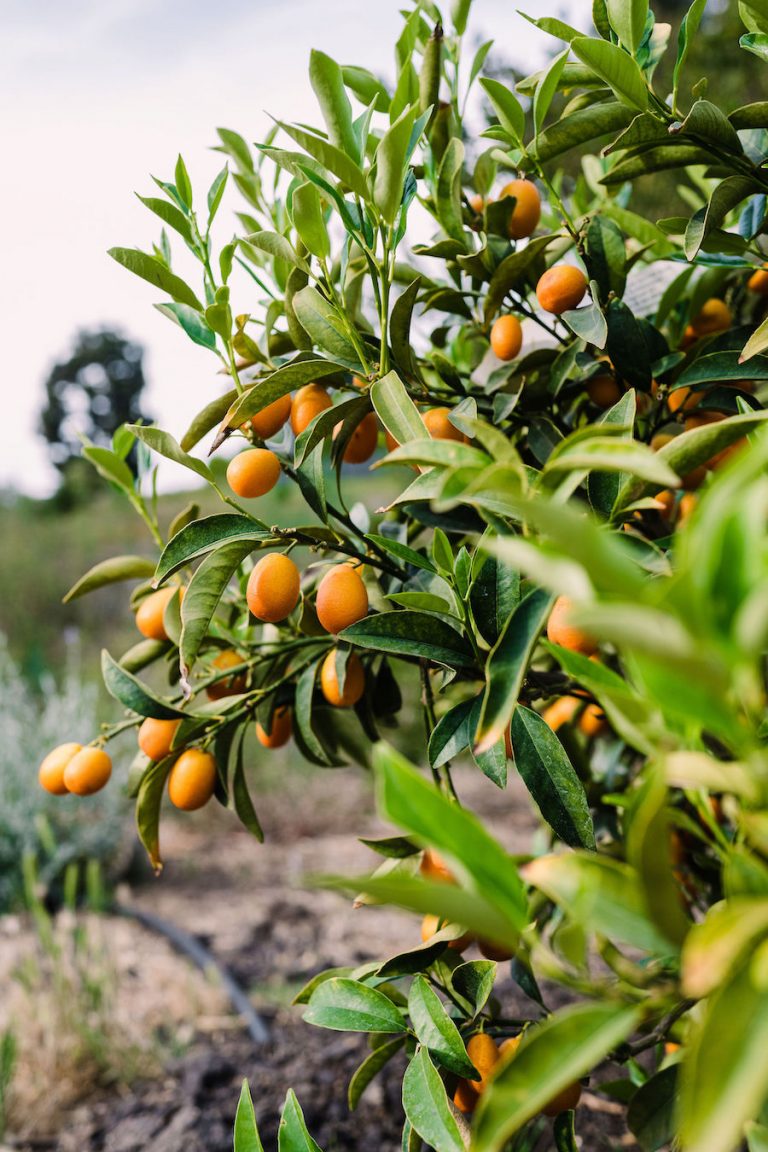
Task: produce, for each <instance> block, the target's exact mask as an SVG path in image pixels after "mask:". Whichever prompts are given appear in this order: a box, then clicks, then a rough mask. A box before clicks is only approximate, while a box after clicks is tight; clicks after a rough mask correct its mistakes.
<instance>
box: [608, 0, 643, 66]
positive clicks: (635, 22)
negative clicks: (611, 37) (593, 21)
mask: <svg viewBox="0 0 768 1152" xmlns="http://www.w3.org/2000/svg"><path fill="white" fill-rule="evenodd" d="M606 9H607V11H608V19H609V20H610V22H611V27H612V28H613V30H614V32H615V33H616V35H617V36H618V38H619V40H620V42H621V43H622V44H623V45H624V47H625V48H628V49H629V51H630V53H631V54H632V55H633V56H634V55H635V53H636V52H637V50H638V48H639V47H640V44H641V43H642V40H643V34H644V32H645V21H646V19H647V17H648V0H606Z"/></svg>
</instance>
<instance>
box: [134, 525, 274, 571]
mask: <svg viewBox="0 0 768 1152" xmlns="http://www.w3.org/2000/svg"><path fill="white" fill-rule="evenodd" d="M272 539H273V537H272V535H271V533H270V532H269V529H267V528H266V527H264V526H262V525H260V524H258V523H257V522H255V521H253V520H251V519H249V518H248V517H247V516H238V515H237V514H236V513H231V512H223V513H220V514H219V515H216V516H205V517H204V518H203V519H202V520H193V521H192V523H191V524H187V525H186V527H184V528H182V529H181V531H180V532H177V533H176V535H175V536H174V537H172V539H171V540H169V541H168V543H167V544H166V546H165V548H164V549H163V552H162V554H161V556H160V559H159V560H158V562H157V568H156V570H155V573H154V576H155V585H156V586H159V585H160V584H162V583H163V581H165V580H166V579H167V578H168V577H169V576H170V575H172V574H173V573H174V572H178V570H179V569H180V568H184V567H186V565H187V564H189V563H190V562H191V561H192V560H197V559H199V557H200V556H204V555H205V554H206V552H211V551H212V550H213V549H214V548H217V547H218V546H219V545H220V544H224V543H232V542H234V541H242V542H246V541H250V542H251V550H253V549H254V548H255V547H257V546H258V545H259V544H261V543H267V542H270V541H271V540H272Z"/></svg>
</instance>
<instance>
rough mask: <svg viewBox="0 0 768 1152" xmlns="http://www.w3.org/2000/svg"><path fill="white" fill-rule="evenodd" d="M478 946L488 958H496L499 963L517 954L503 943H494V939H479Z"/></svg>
mask: <svg viewBox="0 0 768 1152" xmlns="http://www.w3.org/2000/svg"><path fill="white" fill-rule="evenodd" d="M477 946H478V948H479V949H480V951H481V953H482V955H483V956H485V958H486V960H495V961H496V962H497V963H498V964H502V963H503V962H504V961H505V960H512V959H513V957H514V955H515V954H514V952H513V951H512V950H511V949H510V948H504V947H503V946H502V945H501V944H494V943H493V941H492V940H478V942H477Z"/></svg>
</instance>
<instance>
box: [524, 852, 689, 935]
mask: <svg viewBox="0 0 768 1152" xmlns="http://www.w3.org/2000/svg"><path fill="white" fill-rule="evenodd" d="M524 874H525V878H526V880H527V881H528V883H530V884H533V885H534V887H535V888H540V889H541V891H542V892H544V893H545V895H547V896H549V898H550V900H553V901H554V902H555V903H556V904H558V905H560V906H561V907H562V908H563V909H564V911H565V912H566V913H567V914H568V915H569V916H570V917H571V918H572V919H573V920H575V921H576V922H577V923H578V924H581V925H582V926H583V927H584V928H585V929H586V930H587V931H589V932H599V933H601V934H602V935H603V936H608V937H609V938H610V939H613V940H619V941H622V942H623V943H625V944H630V945H631V946H632V947H634V948H639V949H641V951H643V952H651V953H655V954H660V955H662V956H668V955H669V954H670V952H671V951H672V950H671V948H670V945H669V944H668V943H667V941H666V940H665V939H664V938H663V937H662V936H661V935H660V934H659V933H658V931H657V930H656V928H655V926H654V925H653V924H652V923H651V921H650V919H649V917H648V912H647V909H646V905H645V899H644V896H643V891H642V887H641V885H640V881H639V878H638V875H637V873H636V871H635V870H634V868H630V867H629V865H627V864H624V863H622V862H621V861H619V860H612V859H610V858H609V857H607V856H596V855H594V854H592V853H587V852H571V853H569V854H568V855H564V856H540V857H539V858H538V859H536V860H534V861H532V862H531V863H530V864H527V865H526V867H525V870H524Z"/></svg>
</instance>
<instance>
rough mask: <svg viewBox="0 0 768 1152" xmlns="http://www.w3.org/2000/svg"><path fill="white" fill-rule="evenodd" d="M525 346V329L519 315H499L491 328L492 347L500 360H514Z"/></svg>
mask: <svg viewBox="0 0 768 1152" xmlns="http://www.w3.org/2000/svg"><path fill="white" fill-rule="evenodd" d="M522 346H523V329H522V327H521V325H520V321H519V320H518V318H517V316H512V315H511V314H509V313H508V314H507V315H506V316H499V317H498V318H497V319H496V320H494V322H493V327H492V328H491V348H492V349H493V352H494V355H496V356H498V358H499V360H514V359H515V357H516V356H517V355H518V353H519V352H520V349H521V348H522Z"/></svg>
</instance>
